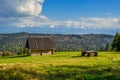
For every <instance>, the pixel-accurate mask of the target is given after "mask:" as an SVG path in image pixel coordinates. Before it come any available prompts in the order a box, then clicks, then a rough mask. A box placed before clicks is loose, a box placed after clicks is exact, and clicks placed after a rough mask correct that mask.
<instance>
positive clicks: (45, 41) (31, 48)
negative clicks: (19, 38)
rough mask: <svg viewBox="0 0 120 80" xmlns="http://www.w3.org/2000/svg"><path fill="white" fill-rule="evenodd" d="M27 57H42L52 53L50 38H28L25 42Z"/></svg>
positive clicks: (52, 47) (52, 41) (52, 44)
mask: <svg viewBox="0 0 120 80" xmlns="http://www.w3.org/2000/svg"><path fill="white" fill-rule="evenodd" d="M26 48H28V54H29V55H42V54H43V53H45V54H47V53H51V54H53V53H54V50H55V46H54V40H53V38H51V37H29V38H27V41H26Z"/></svg>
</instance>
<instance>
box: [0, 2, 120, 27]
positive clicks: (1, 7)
mask: <svg viewBox="0 0 120 80" xmlns="http://www.w3.org/2000/svg"><path fill="white" fill-rule="evenodd" d="M43 2H44V0H0V26H3V25H8V26H17V27H44V26H48V27H51V28H57V27H73V28H78V29H120V19H119V18H116V17H113V18H109V17H108V18H100V17H91V18H84V17H83V18H80V20H76V21H74V20H67V21H64V20H63V21H53V20H51V19H49V18H48V17H46V16H43V15H41V11H42V3H43ZM106 14H112V13H106Z"/></svg>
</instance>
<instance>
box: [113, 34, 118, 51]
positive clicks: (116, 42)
mask: <svg viewBox="0 0 120 80" xmlns="http://www.w3.org/2000/svg"><path fill="white" fill-rule="evenodd" d="M112 50H113V51H120V34H119V33H116V35H115V37H114V40H113V43H112Z"/></svg>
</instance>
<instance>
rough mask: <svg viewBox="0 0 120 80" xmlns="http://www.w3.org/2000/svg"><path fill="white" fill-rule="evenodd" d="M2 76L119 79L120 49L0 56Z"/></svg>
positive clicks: (11, 79) (10, 79) (6, 79)
mask: <svg viewBox="0 0 120 80" xmlns="http://www.w3.org/2000/svg"><path fill="white" fill-rule="evenodd" d="M0 80H120V52H98V56H97V57H94V56H91V57H87V56H85V57H82V56H81V52H55V54H54V55H43V56H26V55H21V56H10V57H0Z"/></svg>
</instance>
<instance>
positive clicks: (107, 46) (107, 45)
mask: <svg viewBox="0 0 120 80" xmlns="http://www.w3.org/2000/svg"><path fill="white" fill-rule="evenodd" d="M110 50H111V47H110V44H109V43H107V44H106V47H105V51H110Z"/></svg>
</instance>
